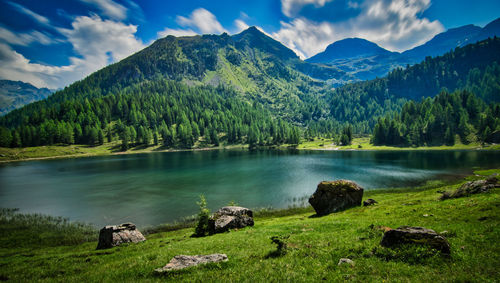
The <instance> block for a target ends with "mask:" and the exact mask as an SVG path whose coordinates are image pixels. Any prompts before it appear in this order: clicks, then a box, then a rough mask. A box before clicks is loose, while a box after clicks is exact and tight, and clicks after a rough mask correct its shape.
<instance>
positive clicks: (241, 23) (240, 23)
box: [234, 20, 250, 33]
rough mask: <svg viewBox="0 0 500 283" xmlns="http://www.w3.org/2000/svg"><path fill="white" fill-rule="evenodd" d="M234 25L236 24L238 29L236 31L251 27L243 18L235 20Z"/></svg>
mask: <svg viewBox="0 0 500 283" xmlns="http://www.w3.org/2000/svg"><path fill="white" fill-rule="evenodd" d="M234 25H235V26H236V29H237V30H236V33H239V32H242V31H244V30H246V29H247V28H249V27H250V26H249V25H247V23H245V22H244V21H243V20H235V21H234Z"/></svg>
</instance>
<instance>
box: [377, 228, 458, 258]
mask: <svg viewBox="0 0 500 283" xmlns="http://www.w3.org/2000/svg"><path fill="white" fill-rule="evenodd" d="M401 244H418V245H428V246H431V247H432V248H435V249H436V250H439V251H441V252H443V253H446V254H449V253H450V244H449V243H448V241H447V240H446V238H445V237H443V236H441V235H439V234H438V233H436V232H435V231H434V230H431V229H427V228H423V227H410V226H401V227H399V228H397V229H392V230H389V231H386V232H385V233H384V236H383V237H382V241H381V242H380V245H382V246H383V247H395V246H398V245H401Z"/></svg>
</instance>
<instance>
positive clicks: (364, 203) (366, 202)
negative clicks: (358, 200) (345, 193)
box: [363, 198, 378, 206]
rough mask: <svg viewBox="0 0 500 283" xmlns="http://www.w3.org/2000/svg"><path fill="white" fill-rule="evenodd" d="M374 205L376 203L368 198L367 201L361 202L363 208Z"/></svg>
mask: <svg viewBox="0 0 500 283" xmlns="http://www.w3.org/2000/svg"><path fill="white" fill-rule="evenodd" d="M376 203H378V202H377V201H376V200H374V199H372V198H369V199H367V200H364V201H363V206H369V205H374V204H376Z"/></svg>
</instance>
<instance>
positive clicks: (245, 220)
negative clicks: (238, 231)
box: [208, 206, 254, 234]
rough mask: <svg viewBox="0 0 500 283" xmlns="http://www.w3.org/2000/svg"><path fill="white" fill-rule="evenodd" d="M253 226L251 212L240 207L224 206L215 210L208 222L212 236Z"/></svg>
mask: <svg viewBox="0 0 500 283" xmlns="http://www.w3.org/2000/svg"><path fill="white" fill-rule="evenodd" d="M253 225H254V222H253V212H252V211H251V210H250V209H248V208H245V207H241V206H224V207H222V208H221V209H219V210H217V212H215V213H214V214H213V215H212V217H211V218H210V220H209V222H208V226H209V230H210V232H211V233H212V234H213V233H223V232H226V231H228V230H229V229H235V228H243V227H246V226H253Z"/></svg>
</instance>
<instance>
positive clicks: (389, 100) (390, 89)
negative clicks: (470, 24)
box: [326, 38, 500, 133]
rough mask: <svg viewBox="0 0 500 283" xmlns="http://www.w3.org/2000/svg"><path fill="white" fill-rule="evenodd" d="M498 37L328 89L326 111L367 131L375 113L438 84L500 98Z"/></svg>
mask: <svg viewBox="0 0 500 283" xmlns="http://www.w3.org/2000/svg"><path fill="white" fill-rule="evenodd" d="M498 50H500V39H499V38H491V39H487V40H485V41H482V42H478V43H476V44H471V45H467V46H465V47H459V48H456V49H455V50H454V51H452V52H449V53H446V54H445V55H443V56H439V57H435V58H431V57H428V58H427V59H426V60H425V61H423V62H422V63H420V64H417V65H414V66H411V67H408V68H406V69H396V70H394V71H392V72H391V73H389V75H388V76H387V77H385V78H381V79H375V80H371V81H365V82H358V83H353V84H348V85H345V86H343V87H340V88H338V89H336V90H334V91H331V92H327V94H326V99H327V104H328V105H329V109H328V110H327V111H326V112H327V113H329V114H328V115H330V117H333V118H334V119H335V120H336V121H338V122H339V123H351V124H353V125H354V132H355V133H370V132H371V131H372V129H373V127H374V126H375V124H376V123H377V120H378V118H379V117H383V116H385V115H386V114H388V113H392V114H395V113H397V112H399V111H400V110H401V107H402V106H403V105H404V104H405V102H407V101H408V100H416V101H420V100H421V99H422V98H426V97H433V96H435V95H437V94H438V93H439V92H440V91H441V89H447V90H448V91H451V92H453V91H454V90H457V89H467V90H469V91H470V92H472V93H474V94H475V95H476V96H478V97H479V98H480V99H482V100H484V101H485V102H488V103H489V102H499V101H500V65H499V62H500V52H498Z"/></svg>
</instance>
